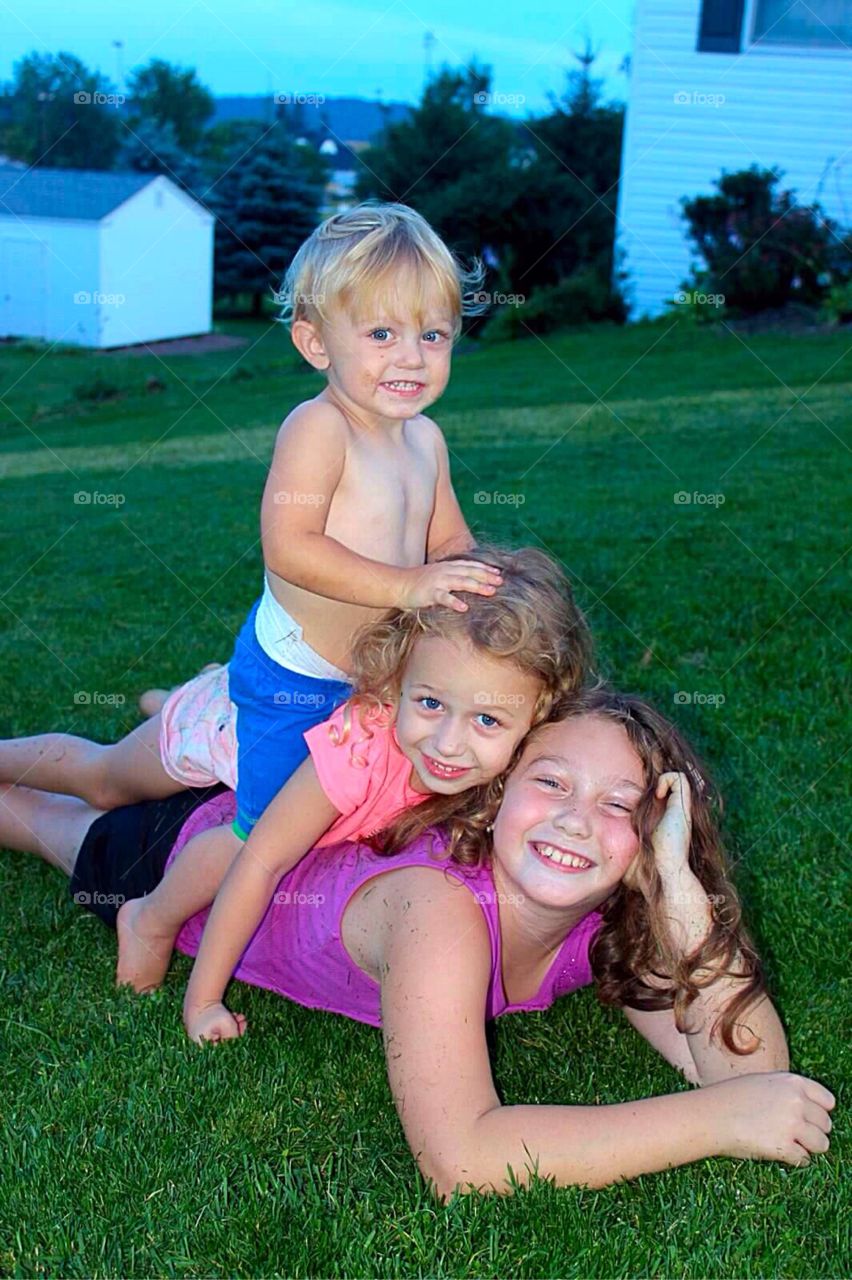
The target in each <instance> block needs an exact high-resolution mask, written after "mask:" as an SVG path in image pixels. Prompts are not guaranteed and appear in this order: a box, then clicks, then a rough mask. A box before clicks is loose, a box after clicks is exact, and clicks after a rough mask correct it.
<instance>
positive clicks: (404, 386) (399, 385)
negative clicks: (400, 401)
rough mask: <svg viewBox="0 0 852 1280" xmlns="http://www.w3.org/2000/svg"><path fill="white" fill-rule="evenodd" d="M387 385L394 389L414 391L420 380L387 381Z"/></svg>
mask: <svg viewBox="0 0 852 1280" xmlns="http://www.w3.org/2000/svg"><path fill="white" fill-rule="evenodd" d="M385 386H386V387H393V389H394V391H414V390H415V389H416V388H417V387H419V386H420V383H419V382H386V383H385Z"/></svg>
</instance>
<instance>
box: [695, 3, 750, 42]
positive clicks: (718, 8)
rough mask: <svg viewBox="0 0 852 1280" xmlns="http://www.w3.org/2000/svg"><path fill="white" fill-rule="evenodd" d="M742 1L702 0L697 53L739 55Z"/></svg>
mask: <svg viewBox="0 0 852 1280" xmlns="http://www.w3.org/2000/svg"><path fill="white" fill-rule="evenodd" d="M742 29H743V0H702V5H701V18H700V21H699V24H698V52H699V53H739V51H740V39H741V36H742Z"/></svg>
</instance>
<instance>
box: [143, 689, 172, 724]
mask: <svg viewBox="0 0 852 1280" xmlns="http://www.w3.org/2000/svg"><path fill="white" fill-rule="evenodd" d="M168 696H169V690H168V689H146V690H145V692H144V693H142V694H140V695H139V710H140V711H141V712H142V714H143V716H145V717H146V719H148V720H150V718H151V716H156V715H159V713H160V712H161V711H162V709H163V703H164V702H165V700H166V698H167V697H168Z"/></svg>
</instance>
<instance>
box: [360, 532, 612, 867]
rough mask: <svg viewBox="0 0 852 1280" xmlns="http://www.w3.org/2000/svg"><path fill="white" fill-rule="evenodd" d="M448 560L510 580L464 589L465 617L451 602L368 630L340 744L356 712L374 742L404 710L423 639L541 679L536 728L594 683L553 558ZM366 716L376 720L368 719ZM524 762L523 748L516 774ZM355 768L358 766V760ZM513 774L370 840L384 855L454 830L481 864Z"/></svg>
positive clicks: (387, 618)
mask: <svg viewBox="0 0 852 1280" xmlns="http://www.w3.org/2000/svg"><path fill="white" fill-rule="evenodd" d="M441 559H443V560H479V561H481V562H482V563H483V564H489V565H494V566H495V567H496V568H498V569H499V570H500V572H501V574H502V579H503V581H502V585H501V586H500V587H498V588H497V590H496V591H495V593H494V595H492V596H484V595H479V594H477V593H476V592H472V591H463V592H459V593H458V595H459V597H460V598H462V599H464V601H465V603H466V604H467V606H468V607H467V610H466V611H465V612H464V613H460V612H458V611H456V610H455V609H452V608H450V607H449V606H448V605H431V606H429V608H423V609H394V610H391V611H390V612H389V613H387V614H385V615H384V617H382V618H379V619H378V620H377V621H376V622H372V623H368V624H367V626H365V627H363V628H362V629H361V631H360V632H359V633H358V634H357V636H356V638H355V641H354V644H353V650H352V671H353V685H354V689H355V692H354V693H353V694H352V697H351V698H350V699H349V702H348V704H347V705H346V706H345V708H344V711H343V716H342V720H343V731H342V733H340V734H337V735H336V738H335V741H336V742H337V743H338V744H339V745H341V746H342V745H343V744H344V742H346V741H347V740H348V739H349V738H350V734H351V729H352V724H353V719H354V717H355V716H356V715H357V716H358V720H359V723H360V726H361V728H362V729H363V731H364V733H365V734H366V735H367V736H369V735H370V733H371V729H370V720H371V719H372V716H374V715H376V714H377V713H380V712H382V711H383V710H385V709H386V708H387V707H388V705H393V706H396V705H398V702H399V697H400V691H401V687H402V677H403V673H404V671H405V667H406V664H407V662H408V660H409V658H410V656H411V653H412V651H413V649H414V646H415V645H416V644H417V641H418V640H420V639H421V638H423V637H425V636H440V637H442V638H453V639H461V640H463V641H465V642H466V643H468V644H469V645H470V646H471V647H472V648H473V649H474V650H475V651H477V652H479V653H482V654H486V655H488V656H489V657H491V658H497V659H501V660H503V661H506V662H509V663H511V664H512V665H513V666H514V667H516V668H517V669H518V671H520V672H523V673H524V674H525V675H530V676H533V677H534V678H536V679H537V680H538V682H539V692H538V696H537V699H536V703H535V706H534V708H533V714H532V720H531V723H532V724H534V725H535V724H539V723H541V721H543V720H545V719H546V718H547V717H548V716H549V714H550V710H551V707H552V705H553V703H554V702H555V701H556V700H557V699H559V698H563V697H565V695H566V694H568V693H570V692H571V691H572V690H576V689H579V688H580V686H581V685H582V683H583V681H584V680H585V679H587V678H588V674H589V668H590V663H591V655H592V641H591V635H590V632H589V629H588V626H587V625H586V620H585V618H584V617H583V614H582V613H581V611H580V610H579V609H578V607H577V605H576V604H575V603H574V599H573V594H572V591H571V585H570V583H569V582H568V579H567V578H566V577H565V575H564V573H563V572H562V570H561V568H560V567H559V565H558V564H557V563H556V561H555V560H553V559H552V558H551V557H550V556H549V555H547V554H545V552H543V551H539V550H537V549H536V548H535V547H524V548H521V549H520V550H516V551H509V550H506V549H504V548H501V547H498V546H493V545H488V546H477V547H474V548H472V549H471V550H469V551H464V552H458V553H454V554H452V555H447V556H442V557H441ZM365 712H369V713H370V715H369V716H368V717H365V715H364V713H365ZM357 746H358V744H357V743H353V745H352V748H351V750H353V751H357ZM517 756H518V751H517V750H516V752H515V754H514V755H513V757H512V760H511V762H510V766H509V768H511V767H512V766H513V765H514V763H515V761H516V759H517ZM352 763H354V764H357V758H353V760H352ZM508 771H509V770H508V769H507V770H506V771H505V772H504V773H503V774H500V775H498V777H496V778H493V779H492V780H491V781H490V782H489V783H487V784H482V785H481V786H478V787H471V788H469V789H468V790H467V791H464V792H462V793H460V794H459V795H455V796H452V795H451V796H444V795H434V796H430V797H429V798H428V799H426V800H424V801H422V802H421V803H420V804H418V805H416V806H415V807H414V808H413V809H408V810H406V811H405V812H403V813H402V814H400V815H399V817H397V818H396V819H395V820H394V821H393V822H392V823H391V825H390V826H389V827H387V828H386V829H385V830H384V831H381V832H379V833H378V834H377V835H374V836H372V837H371V838H370V840H369V841H368V843H370V844H371V845H372V847H373V848H374V849H376V850H377V851H378V852H379V853H383V854H388V855H390V854H394V853H398V852H399V851H400V850H401V849H403V848H405V846H406V845H407V844H409V843H410V842H411V841H412V840H414V839H416V838H417V837H419V836H421V835H423V834H424V832H426V831H428V830H429V829H430V828H433V827H435V826H437V825H447V824H448V825H449V828H450V848H451V849H452V851H453V853H454V856H455V857H456V858H457V859H458V860H459V861H467V860H471V859H474V858H478V856H479V852H480V849H481V843H482V836H483V833H484V832H485V830H486V828H487V826H488V824H489V823H490V822H492V821H493V815H494V813H495V812H496V810H497V807H498V805H499V803H500V798H501V796H502V794H503V780H504V778H505V776H506V773H508Z"/></svg>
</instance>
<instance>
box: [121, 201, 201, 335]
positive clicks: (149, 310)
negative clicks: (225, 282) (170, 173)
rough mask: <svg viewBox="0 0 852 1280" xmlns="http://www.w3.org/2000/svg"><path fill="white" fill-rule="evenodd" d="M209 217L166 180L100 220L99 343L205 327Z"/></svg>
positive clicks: (184, 333) (194, 331)
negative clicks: (100, 300)
mask: <svg viewBox="0 0 852 1280" xmlns="http://www.w3.org/2000/svg"><path fill="white" fill-rule="evenodd" d="M213 222H214V219H213V216H212V214H210V213H208V212H207V211H206V210H205V209H203V208H202V207H201V206H200V205H198V204H196V203H195V201H193V200H190V199H189V198H188V197H186V196H184V195H183V193H182V192H181V191H180V190H179V189H178V188H177V187H175V186H174V185H173V184H172V183H171V182H169V181H168V180H167V179H165V178H160V179H158V180H157V181H155V182H152V183H151V184H150V185H149V186H147V187H144V188H143V189H142V190H141V191H139V192H137V193H136V195H134V196H131V197H130V199H129V200H126V201H125V203H124V204H122V205H120V206H119V207H118V208H117V209H115V210H113V212H112V213H110V214H109V215H108V216H107V217H106V218H104V219H103V220H102V221H101V223H100V227H101V242H100V245H101V250H100V290H101V295H102V299H103V301H102V303H101V307H100V341H99V343H98V345H99V346H102V347H115V346H125V345H129V344H132V343H137V342H152V341H156V340H161V339H164V338H180V337H187V336H189V335H192V334H198V333H208V332H209V331H210V328H211V321H212V291H213Z"/></svg>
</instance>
